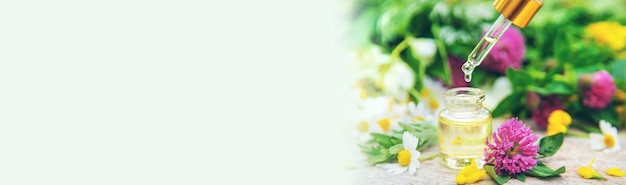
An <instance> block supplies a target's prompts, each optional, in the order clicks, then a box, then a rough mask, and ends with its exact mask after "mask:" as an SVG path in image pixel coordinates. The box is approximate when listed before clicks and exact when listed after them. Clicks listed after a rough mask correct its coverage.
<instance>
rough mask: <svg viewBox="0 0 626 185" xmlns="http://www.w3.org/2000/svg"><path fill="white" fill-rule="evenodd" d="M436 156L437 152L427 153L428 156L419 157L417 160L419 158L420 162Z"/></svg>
mask: <svg viewBox="0 0 626 185" xmlns="http://www.w3.org/2000/svg"><path fill="white" fill-rule="evenodd" d="M437 156H439V154H432V155H429V156H424V157H420V158H418V159H417V160H419V161H420V162H423V161H428V160H431V159H434V158H436V157H437Z"/></svg>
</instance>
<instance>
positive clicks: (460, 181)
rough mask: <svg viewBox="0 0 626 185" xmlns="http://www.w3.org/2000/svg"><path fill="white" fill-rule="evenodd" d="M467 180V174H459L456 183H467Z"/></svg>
mask: <svg viewBox="0 0 626 185" xmlns="http://www.w3.org/2000/svg"><path fill="white" fill-rule="evenodd" d="M466 182H467V178H466V177H465V175H461V174H459V175H457V176H456V184H465V183H466Z"/></svg>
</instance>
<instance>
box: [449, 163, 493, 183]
mask: <svg viewBox="0 0 626 185" xmlns="http://www.w3.org/2000/svg"><path fill="white" fill-rule="evenodd" d="M486 174H487V172H485V170H478V167H477V166H476V162H474V160H473V159H472V161H471V164H470V165H469V166H466V167H464V168H463V169H461V171H460V172H459V174H458V175H457V176H456V183H457V184H469V183H475V182H476V181H478V180H480V179H481V178H483V177H484V176H485V175H486Z"/></svg>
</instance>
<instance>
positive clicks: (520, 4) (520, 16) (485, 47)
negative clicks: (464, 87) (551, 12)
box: [461, 0, 543, 82]
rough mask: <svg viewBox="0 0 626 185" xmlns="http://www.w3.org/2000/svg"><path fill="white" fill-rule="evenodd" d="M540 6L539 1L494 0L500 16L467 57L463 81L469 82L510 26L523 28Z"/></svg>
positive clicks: (540, 2) (463, 68)
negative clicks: (475, 70)
mask: <svg viewBox="0 0 626 185" xmlns="http://www.w3.org/2000/svg"><path fill="white" fill-rule="evenodd" d="M542 5H543V3H542V1H541V0H495V1H494V2H493V7H494V8H496V10H497V11H498V12H499V13H500V16H499V17H498V19H496V21H495V22H494V23H493V25H491V28H490V29H489V31H487V33H486V34H485V35H484V36H483V38H482V39H480V41H479V42H478V44H476V47H474V50H472V52H471V53H470V54H469V56H468V57H467V61H466V62H465V63H464V64H463V66H462V67H461V69H462V70H463V73H464V74H465V76H464V78H465V81H466V82H470V81H471V80H472V72H473V71H474V69H475V68H476V67H478V65H480V63H482V62H483V60H484V59H485V57H486V56H487V54H488V53H489V51H491V48H493V46H494V45H496V43H497V42H498V40H499V39H500V37H502V35H503V34H504V32H505V31H506V29H507V28H509V27H510V26H511V24H514V25H516V26H518V27H520V28H525V27H526V25H528V23H529V22H530V20H531V19H532V18H533V17H534V16H535V14H536V13H537V11H539V8H541V6H542Z"/></svg>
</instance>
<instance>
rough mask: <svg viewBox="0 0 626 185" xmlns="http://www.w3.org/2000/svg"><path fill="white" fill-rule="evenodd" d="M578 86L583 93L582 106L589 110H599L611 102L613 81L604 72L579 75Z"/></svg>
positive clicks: (613, 91) (613, 92)
mask: <svg viewBox="0 0 626 185" xmlns="http://www.w3.org/2000/svg"><path fill="white" fill-rule="evenodd" d="M578 86H579V87H580V89H581V90H582V92H583V104H584V105H585V106H587V107H589V108H594V109H601V108H604V107H606V106H607V105H608V104H609V103H611V101H612V100H613V94H615V90H616V87H615V81H614V80H613V77H612V76H611V74H609V73H608V72H606V71H605V70H602V71H598V72H595V73H593V74H585V75H581V76H580V77H579V79H578Z"/></svg>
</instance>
